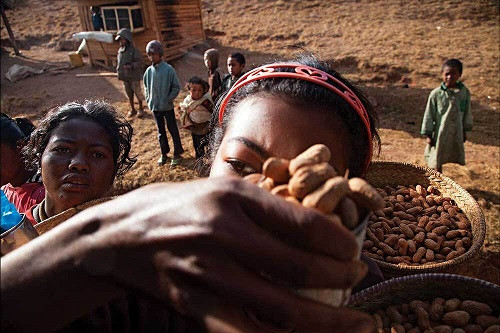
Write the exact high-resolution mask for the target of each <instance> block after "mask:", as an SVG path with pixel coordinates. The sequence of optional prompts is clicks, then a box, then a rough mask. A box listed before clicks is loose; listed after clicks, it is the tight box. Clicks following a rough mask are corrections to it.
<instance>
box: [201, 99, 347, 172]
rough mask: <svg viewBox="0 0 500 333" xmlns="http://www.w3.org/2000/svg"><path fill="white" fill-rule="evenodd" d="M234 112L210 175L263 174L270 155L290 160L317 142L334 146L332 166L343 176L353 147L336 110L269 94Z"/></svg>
mask: <svg viewBox="0 0 500 333" xmlns="http://www.w3.org/2000/svg"><path fill="white" fill-rule="evenodd" d="M233 112H234V113H233V115H232V116H231V117H232V118H231V121H230V122H229V124H228V127H227V130H226V133H225V135H224V137H223V139H222V142H221V145H220V148H219V150H218V151H217V154H216V156H215V159H214V162H213V164H212V169H211V171H210V176H211V177H212V176H227V175H237V176H245V175H247V174H250V173H253V172H261V171H262V164H263V163H264V161H265V160H266V159H267V158H268V157H271V156H274V157H281V158H286V159H292V158H294V157H295V156H297V155H298V154H300V153H301V152H303V151H304V150H306V149H307V148H309V147H310V146H312V145H313V144H316V143H323V144H325V145H327V146H328V148H330V150H331V153H332V158H331V160H330V163H331V164H332V165H333V166H335V167H336V169H337V170H338V171H339V172H340V173H341V174H344V172H345V170H346V168H347V165H348V160H349V156H350V152H351V149H352V148H351V147H352V144H351V140H350V136H349V132H348V129H347V126H346V125H345V124H344V122H343V121H342V119H341V118H340V117H338V116H336V115H334V114H333V113H332V112H328V111H327V110H324V109H323V108H316V107H310V106H305V105H297V104H296V103H293V102H287V101H286V100H285V99H283V98H282V97H278V96H273V95H270V94H267V93H260V94H257V95H254V96H251V97H248V98H246V99H244V100H243V101H241V102H239V103H238V104H237V105H236V107H235V110H234V111H233Z"/></svg>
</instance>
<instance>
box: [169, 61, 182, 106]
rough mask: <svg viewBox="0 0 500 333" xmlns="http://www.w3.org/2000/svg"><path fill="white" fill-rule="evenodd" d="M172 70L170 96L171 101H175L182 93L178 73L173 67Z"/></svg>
mask: <svg viewBox="0 0 500 333" xmlns="http://www.w3.org/2000/svg"><path fill="white" fill-rule="evenodd" d="M171 69H172V75H171V79H170V86H171V87H172V88H171V89H170V95H168V100H169V101H173V100H174V99H175V98H176V97H177V95H179V92H180V91H181V85H180V83H179V79H178V78H177V73H176V72H175V69H174V68H173V67H171Z"/></svg>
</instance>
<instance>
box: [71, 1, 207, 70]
mask: <svg viewBox="0 0 500 333" xmlns="http://www.w3.org/2000/svg"><path fill="white" fill-rule="evenodd" d="M73 1H74V2H75V3H76V5H77V6H78V13H79V16H80V22H81V25H82V29H83V30H84V31H94V24H93V22H92V13H91V6H97V7H98V10H99V11H100V14H101V17H102V21H103V26H104V31H106V32H110V33H113V34H115V33H116V32H117V31H118V30H119V29H120V28H129V29H130V30H132V35H133V39H134V45H135V46H136V47H137V48H138V49H139V50H140V51H141V52H142V53H143V55H144V57H146V56H147V55H146V44H147V43H148V42H149V41H150V40H153V39H156V40H159V41H161V42H162V43H163V46H164V48H165V55H164V58H165V60H171V59H175V58H178V57H180V56H182V55H183V54H184V53H186V52H187V51H188V49H189V48H191V47H193V46H194V45H196V44H198V43H201V42H203V41H204V40H205V32H204V30H203V22H202V18H201V0H136V1H123V0H73ZM87 46H88V47H87V50H88V53H89V59H90V62H91V63H92V65H94V66H95V65H97V66H101V67H105V68H111V67H112V66H114V65H115V64H116V55H117V52H118V47H119V45H118V42H115V43H101V42H97V41H94V40H87Z"/></svg>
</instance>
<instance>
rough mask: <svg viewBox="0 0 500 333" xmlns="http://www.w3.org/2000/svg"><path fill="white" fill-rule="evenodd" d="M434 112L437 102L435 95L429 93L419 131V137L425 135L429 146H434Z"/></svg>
mask: <svg viewBox="0 0 500 333" xmlns="http://www.w3.org/2000/svg"><path fill="white" fill-rule="evenodd" d="M436 111H437V100H436V95H435V94H433V93H432V92H431V94H430V95H429V98H428V100H427V105H426V107H425V112H424V118H423V119H422V128H421V130H420V134H421V135H425V136H426V137H427V138H426V141H427V143H428V144H430V145H431V146H433V145H434V142H433V134H434V126H435V125H434V124H435V122H436Z"/></svg>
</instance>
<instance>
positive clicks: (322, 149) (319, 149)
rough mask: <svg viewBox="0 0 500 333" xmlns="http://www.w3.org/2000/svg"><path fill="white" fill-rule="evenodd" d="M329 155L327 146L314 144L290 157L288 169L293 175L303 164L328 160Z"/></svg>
mask: <svg viewBox="0 0 500 333" xmlns="http://www.w3.org/2000/svg"><path fill="white" fill-rule="evenodd" d="M330 157H331V153H330V149H328V147H327V146H325V145H323V144H316V145H313V146H311V147H309V148H308V149H307V150H305V151H304V152H302V153H301V154H299V155H298V156H297V157H295V158H294V159H292V160H291V161H290V164H289V166H288V171H289V172H290V174H291V175H293V174H295V172H296V171H297V170H298V169H299V168H301V167H303V166H306V165H314V164H319V163H323V162H328V161H330Z"/></svg>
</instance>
